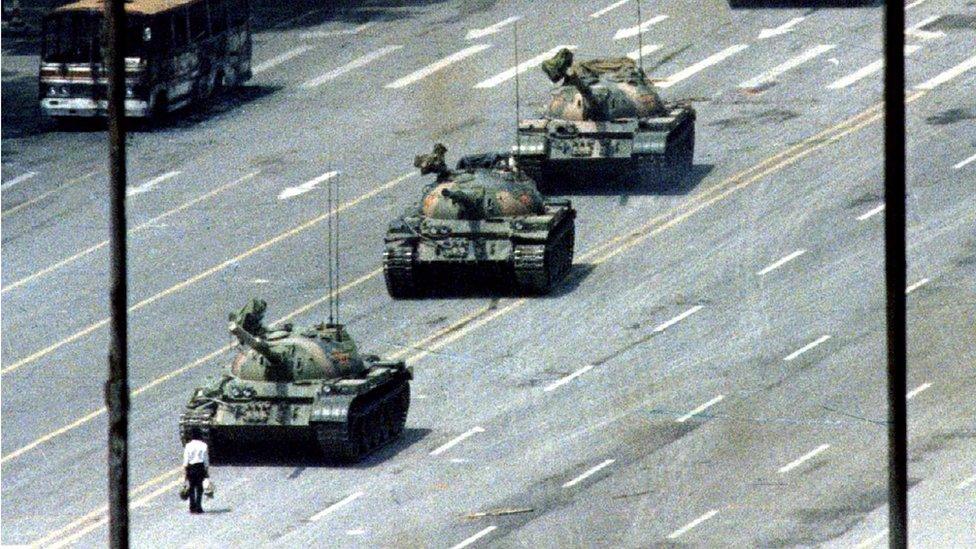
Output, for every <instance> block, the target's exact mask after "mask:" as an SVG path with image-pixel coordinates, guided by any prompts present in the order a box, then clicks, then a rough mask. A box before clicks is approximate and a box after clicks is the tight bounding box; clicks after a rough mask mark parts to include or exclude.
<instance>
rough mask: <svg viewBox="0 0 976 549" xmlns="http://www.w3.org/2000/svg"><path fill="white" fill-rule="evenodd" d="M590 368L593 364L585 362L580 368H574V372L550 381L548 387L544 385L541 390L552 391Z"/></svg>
mask: <svg viewBox="0 0 976 549" xmlns="http://www.w3.org/2000/svg"><path fill="white" fill-rule="evenodd" d="M592 369H593V365H592V364H587V365H586V366H583V367H582V368H580V369H579V370H576V371H575V372H573V373H571V374H569V375H568V376H566V377H563V378H560V379H558V380H556V381H555V382H553V383H551V384H550V385H549V386H548V387H546V388H545V389H543V391H544V392H547V393H548V392H549V391H553V390H555V389H558V388H559V387H562V386H563V385H565V384H567V383H569V382H570V381H573V380H574V379H576V378H578V377H579V376H581V375H583V374H585V373H586V372H589V371H590V370H592Z"/></svg>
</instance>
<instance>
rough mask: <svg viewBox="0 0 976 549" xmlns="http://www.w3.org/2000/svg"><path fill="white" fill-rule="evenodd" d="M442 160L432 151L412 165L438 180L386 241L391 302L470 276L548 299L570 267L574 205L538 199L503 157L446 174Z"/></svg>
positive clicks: (468, 161)
mask: <svg viewBox="0 0 976 549" xmlns="http://www.w3.org/2000/svg"><path fill="white" fill-rule="evenodd" d="M446 152H447V149H446V148H445V147H444V146H443V145H441V144H437V145H436V146H435V147H434V152H433V153H431V154H427V155H420V156H418V157H417V158H416V159H415V160H414V166H415V167H417V168H419V169H420V173H421V174H422V175H427V174H435V175H436V180H435V181H434V182H433V183H430V184H428V185H426V186H425V187H424V189H423V193H422V196H421V200H420V201H419V202H418V203H417V204H416V205H414V206H412V207H411V208H409V209H408V210H407V212H406V213H405V214H404V215H402V216H401V217H399V218H397V219H395V220H393V221H392V222H391V223H390V226H389V230H388V231H387V233H386V238H385V241H386V246H385V250H384V252H383V275H384V277H385V279H386V288H387V290H388V291H389V293H390V295H391V296H392V297H394V298H409V297H417V296H420V295H426V294H430V293H433V292H434V291H435V290H436V289H437V288H442V287H443V285H444V284H445V283H446V284H451V283H453V282H456V281H459V280H467V279H468V278H469V277H470V275H473V274H477V275H489V277H490V278H495V279H496V280H498V279H500V280H501V281H503V282H504V283H506V284H508V285H509V286H510V287H511V288H512V289H514V290H515V292H517V293H522V294H544V293H547V292H549V291H550V290H551V289H552V287H553V286H554V285H555V284H556V283H557V282H559V281H560V280H561V279H562V278H563V277H565V276H566V274H567V273H568V272H569V270H570V268H571V267H572V264H573V246H574V239H575V219H576V210H574V209H573V207H572V204H571V203H570V202H569V201H568V200H565V199H546V198H543V196H542V195H541V194H539V191H538V189H537V188H536V186H535V184H534V183H533V182H532V181H531V180H530V179H528V178H526V177H525V176H524V175H523V174H521V173H519V172H517V171H515V170H513V169H511V168H510V165H509V161H510V157H509V156H508V155H499V154H487V155H475V156H469V157H465V158H463V159H462V160H461V161H460V162H459V163H458V167H457V169H454V170H450V169H448V168H447V166H446V164H445V162H444V154H445V153H446Z"/></svg>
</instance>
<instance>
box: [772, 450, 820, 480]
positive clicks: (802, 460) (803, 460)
mask: <svg viewBox="0 0 976 549" xmlns="http://www.w3.org/2000/svg"><path fill="white" fill-rule="evenodd" d="M829 449H830V445H829V444H821V445H820V446H817V447H816V448H814V449H813V450H810V451H809V452H807V453H805V454H803V455H802V456H800V457H798V458H796V459H795V460H793V461H791V462H789V463H787V464H786V465H784V466H782V467H780V468H779V470H778V471H777V472H778V473H779V474H781V475H785V474H786V473H789V472H790V471H792V470H793V469H796V468H797V467H799V466H801V465H803V464H804V463H806V462H808V461H810V460H811V459H813V458H815V457H817V456H819V455H820V454H822V453H824V452H826V451H827V450H829Z"/></svg>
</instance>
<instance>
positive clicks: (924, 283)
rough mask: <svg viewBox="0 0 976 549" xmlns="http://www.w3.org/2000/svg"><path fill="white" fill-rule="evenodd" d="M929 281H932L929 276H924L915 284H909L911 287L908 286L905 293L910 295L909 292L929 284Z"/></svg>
mask: <svg viewBox="0 0 976 549" xmlns="http://www.w3.org/2000/svg"><path fill="white" fill-rule="evenodd" d="M929 282H930V281H929V279H927V278H923V279H922V280H919V281H918V282H916V283H915V284H912V285H911V286H909V287H907V288H905V295H908V294H910V293H912V292H914V291H915V290H917V289H919V288H921V287H922V286H925V285H926V284H928V283H929Z"/></svg>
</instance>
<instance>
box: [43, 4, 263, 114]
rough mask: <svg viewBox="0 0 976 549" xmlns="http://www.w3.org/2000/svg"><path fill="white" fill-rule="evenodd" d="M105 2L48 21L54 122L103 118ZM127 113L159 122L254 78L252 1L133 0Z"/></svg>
mask: <svg viewBox="0 0 976 549" xmlns="http://www.w3.org/2000/svg"><path fill="white" fill-rule="evenodd" d="M103 7H104V0H77V1H75V2H73V3H71V4H67V5H64V6H61V7H59V8H57V9H54V10H53V11H51V12H50V13H48V14H47V15H46V16H45V17H44V19H43V26H42V41H41V63H40V71H39V78H38V88H39V89H38V94H39V96H40V103H41V110H42V111H43V112H44V113H45V114H46V115H48V116H51V117H54V118H56V119H57V118H65V117H68V118H81V117H104V116H106V115H107V111H108V74H107V72H106V70H105V68H104V65H103V59H102V49H101V43H102V40H101V35H102V28H103V21H104V17H103ZM125 13H126V35H125V37H126V46H125V48H126V49H125V73H126V75H125V81H126V86H125V115H126V116H127V117H132V118H149V119H155V120H158V119H159V118H160V117H162V116H165V115H166V113H169V112H171V111H174V110H176V109H179V108H181V107H183V106H186V105H189V104H190V103H193V102H194V101H202V100H205V99H207V98H209V97H211V96H212V95H213V94H214V93H215V92H217V91H219V90H220V89H222V88H225V87H233V86H236V85H238V84H241V83H242V82H244V81H246V80H248V79H249V78H250V77H251V29H250V21H249V20H250V5H249V0H127V1H126V2H125Z"/></svg>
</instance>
